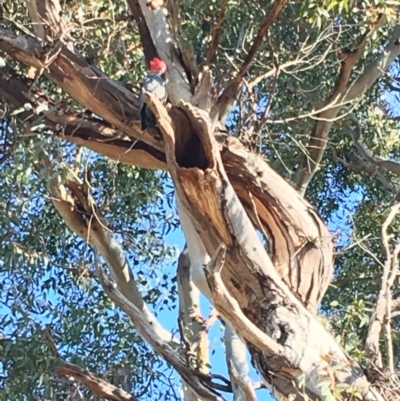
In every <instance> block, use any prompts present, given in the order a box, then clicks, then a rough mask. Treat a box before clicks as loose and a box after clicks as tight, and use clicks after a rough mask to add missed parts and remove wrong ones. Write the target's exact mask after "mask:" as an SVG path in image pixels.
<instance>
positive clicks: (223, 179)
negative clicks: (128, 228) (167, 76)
mask: <svg viewBox="0 0 400 401" xmlns="http://www.w3.org/2000/svg"><path fill="white" fill-rule="evenodd" d="M147 102H148V103H147V104H148V105H149V107H151V109H152V111H153V112H154V113H155V115H156V118H157V120H158V124H159V127H160V129H161V131H162V133H163V136H164V142H165V147H166V156H167V162H168V166H169V170H170V172H171V176H172V179H173V181H174V184H175V188H176V193H177V196H178V197H179V199H180V201H181V202H182V203H183V204H184V207H185V209H186V210H187V211H188V214H189V216H190V220H191V222H192V224H193V225H194V227H195V229H196V231H197V233H198V235H199V236H200V238H201V241H202V243H203V244H204V246H205V247H206V250H207V253H208V254H215V255H217V256H216V257H215V260H214V262H213V265H216V264H218V255H219V254H218V251H217V249H218V247H219V246H220V244H221V243H223V244H226V249H227V252H226V256H225V268H224V269H223V270H222V276H221V280H222V283H223V286H224V287H226V288H227V290H228V293H229V294H230V297H233V299H235V300H236V302H237V306H234V304H233V303H229V304H226V303H224V304H222V305H221V304H220V305H219V307H220V310H219V312H220V313H221V315H222V317H223V318H224V319H227V320H228V321H229V322H230V323H231V324H232V325H233V327H234V328H235V329H236V330H237V331H238V333H239V334H240V335H241V336H243V337H244V338H246V340H247V341H248V346H249V347H250V352H251V354H252V357H253V361H254V362H255V364H256V366H257V368H258V370H259V372H260V373H261V374H262V375H263V377H264V379H265V380H267V381H268V378H271V376H270V375H271V374H273V375H274V373H273V372H276V374H275V375H274V379H273V383H274V388H277V389H278V391H280V392H281V393H282V394H284V395H285V396H288V395H289V394H298V392H297V389H296V387H295V386H294V387H293V381H292V380H296V379H297V378H298V377H299V376H300V375H301V374H304V375H305V376H306V377H307V378H308V382H307V385H306V389H305V392H306V394H307V395H308V396H309V397H313V398H320V399H323V395H322V393H321V391H322V390H321V388H320V386H319V385H318V383H319V382H320V381H321V380H326V379H327V377H335V380H336V381H337V382H340V383H348V384H349V385H352V386H354V388H355V389H356V390H357V391H358V392H360V394H362V396H363V397H364V398H363V399H364V400H381V397H380V396H379V394H378V393H377V392H376V391H375V390H374V389H372V388H370V385H369V383H368V381H367V379H366V377H365V376H364V375H363V373H362V370H361V368H360V367H359V366H358V365H357V364H355V363H354V362H352V361H350V360H349V358H348V357H347V355H346V354H345V353H344V352H343V350H342V348H341V347H340V346H339V345H338V344H336V342H335V340H334V339H333V337H331V336H330V334H329V333H327V332H326V331H325V329H324V328H323V327H322V326H321V325H320V323H319V322H318V321H317V320H316V319H315V318H314V316H313V315H312V314H311V313H310V312H308V311H307V310H306V309H305V308H304V307H303V306H302V304H301V303H300V302H299V300H298V299H296V298H295V296H294V295H293V294H292V292H291V291H290V290H289V289H288V288H287V287H286V286H285V284H284V283H283V282H282V280H281V278H280V277H279V275H278V273H277V271H276V270H275V268H274V266H273V264H272V263H271V261H270V259H269V257H268V255H267V254H266V252H265V250H264V247H263V245H262V244H261V243H260V241H259V239H258V237H257V235H256V233H255V231H254V227H253V226H252V224H251V223H250V221H249V219H248V217H247V215H246V214H245V212H244V209H243V206H242V205H241V203H240V202H239V200H238V199H237V197H236V195H235V193H234V191H233V188H232V186H231V183H230V182H229V180H228V178H227V176H226V174H225V171H224V168H223V165H222V161H221V158H220V152H219V151H218V148H217V144H216V140H215V137H214V135H213V130H212V125H210V123H209V120H208V116H207V114H206V113H204V112H202V111H201V110H196V109H195V108H194V107H193V106H191V105H189V104H186V103H183V102H181V104H180V108H181V109H182V110H184V112H185V113H186V115H187V116H188V119H189V121H190V123H191V126H192V128H191V129H192V132H193V134H194V135H197V136H198V138H199V140H200V143H201V146H202V147H203V151H204V154H203V156H202V157H201V160H202V164H201V167H193V168H181V167H180V166H179V164H178V163H177V160H176V159H175V155H176V149H175V146H176V141H175V132H174V129H173V128H172V126H171V118H170V116H169V115H168V114H167V113H166V110H165V108H164V107H163V106H162V105H161V104H160V102H158V100H157V99H155V98H154V97H152V96H147ZM175 128H176V127H175ZM219 256H220V255H219ZM224 293H225V294H226V292H224ZM213 295H214V293H213ZM226 298H228V297H227V296H226ZM228 299H232V298H228ZM228 305H229V306H228ZM271 305H273V307H272V308H271ZM233 307H234V308H235V313H232V315H233V316H232V315H230V313H231V309H232V308H233ZM239 307H240V309H241V311H239V310H238V308H239ZM238 315H239V316H242V319H240V318H238V317H237V316H238ZM243 316H245V318H243ZM230 319H232V321H231V320H230ZM244 319H247V320H244ZM249 321H251V323H250V322H249ZM272 322H274V323H272ZM252 324H254V325H255V328H256V329H257V330H260V331H261V333H260V332H258V331H257V333H258V335H257V336H256V337H257V338H253V336H252V330H251V328H253V327H254V326H252ZM271 326H272V327H276V328H278V327H279V328H280V329H279V330H278V329H277V330H276V331H275V330H272V328H271ZM260 338H262V339H263V340H260ZM312 338H314V340H312ZM315 338H318V341H315ZM252 341H254V342H255V344H253V343H252ZM260 348H261V349H262V350H263V351H261V350H260ZM274 355H279V357H278V358H275V357H274ZM275 369H276V370H275ZM283 370H284V371H285V375H286V376H285V377H283V376H282V375H281V374H280V373H279V372H282V371H283ZM328 371H329V374H328V373H327V372H328ZM331 375H333V376H331ZM289 377H290V379H289ZM302 397H303V396H302V395H300V394H298V395H297V396H296V398H295V399H296V400H300V399H303V398H302Z"/></svg>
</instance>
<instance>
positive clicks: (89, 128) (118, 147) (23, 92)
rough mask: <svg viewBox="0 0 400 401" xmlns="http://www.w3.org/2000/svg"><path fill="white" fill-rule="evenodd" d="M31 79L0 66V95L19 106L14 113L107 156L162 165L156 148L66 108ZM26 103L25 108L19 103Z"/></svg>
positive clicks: (149, 164) (131, 162) (163, 167)
mask: <svg viewBox="0 0 400 401" xmlns="http://www.w3.org/2000/svg"><path fill="white" fill-rule="evenodd" d="M31 84H32V82H31V81H29V80H28V79H25V78H24V77H22V76H20V75H18V74H16V73H15V71H14V70H12V69H11V68H8V67H4V68H2V69H0V96H2V97H3V98H4V99H5V100H6V101H7V102H8V104H9V105H10V108H11V109H14V110H15V109H21V112H20V114H18V117H20V118H21V119H23V120H24V121H25V122H27V123H29V124H30V125H32V126H35V125H37V124H43V123H44V124H46V125H47V127H49V128H50V130H51V131H52V132H53V133H54V134H55V135H57V136H58V137H60V138H63V139H66V140H68V141H70V142H73V143H76V144H77V145H83V146H85V147H87V148H88V149H91V150H93V151H95V152H97V153H100V154H103V155H105V156H107V157H110V158H111V159H114V160H118V161H121V162H124V163H129V164H132V165H136V166H138V167H145V168H157V169H166V162H165V156H164V154H163V153H162V152H160V151H159V150H156V149H154V148H152V147H151V146H149V145H147V144H145V143H144V142H141V141H139V140H134V139H132V138H131V137H129V136H127V135H125V134H124V133H123V132H122V131H120V130H118V129H116V128H114V127H113V126H111V125H110V124H108V123H107V122H106V121H103V120H100V119H98V118H92V117H89V116H88V115H85V114H79V113H77V112H75V111H72V110H66V109H65V108H63V105H62V104H60V103H59V102H55V101H52V99H49V98H48V97H47V96H45V95H44V94H43V93H41V92H40V91H39V89H38V88H37V87H35V86H31ZM26 104H29V105H30V106H31V107H30V108H28V110H25V109H23V106H25V105H26Z"/></svg>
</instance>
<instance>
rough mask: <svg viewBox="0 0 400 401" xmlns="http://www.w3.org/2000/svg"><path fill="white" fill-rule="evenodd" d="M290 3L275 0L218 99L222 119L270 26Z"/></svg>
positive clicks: (230, 106)
mask: <svg viewBox="0 0 400 401" xmlns="http://www.w3.org/2000/svg"><path fill="white" fill-rule="evenodd" d="M287 3H288V0H275V3H274V5H273V6H272V10H271V11H270V12H269V14H268V16H267V17H266V18H265V20H264V22H263V23H262V24H261V26H260V28H259V30H258V32H257V35H256V37H255V38H254V41H253V44H252V45H251V47H250V50H249V53H248V54H247V56H246V58H245V60H244V62H243V64H242V66H241V67H240V69H239V71H238V73H237V74H236V77H235V78H234V79H233V80H232V81H231V82H230V83H229V84H228V86H227V87H226V88H225V90H224V91H223V93H222V95H221V96H220V98H219V99H218V106H219V115H220V119H221V120H222V121H224V120H225V119H226V117H228V114H229V113H230V111H231V108H232V107H233V104H234V102H235V100H236V95H237V93H238V90H239V88H240V86H241V84H242V80H243V77H244V76H245V75H246V73H247V72H248V70H249V68H250V66H251V65H252V63H253V59H254V57H255V55H256V53H257V51H258V48H259V47H260V45H261V42H262V41H263V39H264V36H265V35H266V34H267V33H268V31H269V28H270V27H271V25H272V24H273V22H274V21H275V20H276V18H277V17H278V15H279V13H280V12H281V10H282V9H283V8H284V7H285V5H286V4H287Z"/></svg>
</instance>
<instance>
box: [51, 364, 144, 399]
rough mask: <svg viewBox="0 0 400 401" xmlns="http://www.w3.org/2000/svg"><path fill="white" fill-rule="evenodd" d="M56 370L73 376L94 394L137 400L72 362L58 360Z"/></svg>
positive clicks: (109, 397) (110, 397) (107, 397)
mask: <svg viewBox="0 0 400 401" xmlns="http://www.w3.org/2000/svg"><path fill="white" fill-rule="evenodd" d="M57 372H58V373H59V374H61V375H62V376H66V377H73V378H74V379H76V380H77V381H79V382H80V383H81V384H82V385H84V386H85V387H87V388H88V389H89V390H91V391H93V393H95V394H96V395H98V396H100V397H104V398H106V399H107V400H112V401H137V400H138V399H137V398H136V397H135V396H134V395H133V394H130V393H128V392H126V391H124V390H122V389H119V388H118V387H115V386H114V385H112V384H111V383H108V382H106V381H105V380H102V379H100V378H99V377H96V376H95V375H93V374H92V373H90V372H89V371H87V370H86V369H84V368H81V367H80V366H77V365H74V364H72V363H68V362H64V361H59V366H58V367H57Z"/></svg>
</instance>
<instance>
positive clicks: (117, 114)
mask: <svg viewBox="0 0 400 401" xmlns="http://www.w3.org/2000/svg"><path fill="white" fill-rule="evenodd" d="M0 50H2V51H4V52H6V53H7V54H8V55H9V56H10V57H12V58H13V59H14V60H17V61H21V62H23V63H26V64H28V65H31V66H34V67H36V68H37V69H39V70H40V69H43V73H44V74H45V75H46V76H47V77H48V78H49V79H50V80H52V81H53V82H54V83H55V84H57V85H58V86H60V88H62V89H63V90H64V91H66V92H67V93H68V94H69V95H70V96H72V97H73V98H74V99H75V100H76V101H77V102H78V103H80V104H81V105H82V106H84V107H85V108H86V109H87V110H90V111H92V112H93V113H94V114H96V115H98V116H101V117H102V118H104V119H105V120H106V121H107V122H109V123H110V124H112V125H113V126H114V127H116V128H118V129H119V130H121V131H123V132H124V133H125V134H127V135H128V136H132V137H134V138H136V139H138V138H140V140H141V141H143V142H144V143H146V144H148V145H150V146H152V147H153V148H155V149H157V150H161V149H163V144H162V141H161V140H160V139H159V138H157V136H156V135H151V134H150V133H149V132H148V131H146V133H143V132H142V131H141V129H140V127H139V102H138V99H137V97H136V96H134V95H133V94H132V93H131V92H130V91H129V90H128V89H126V88H125V87H123V86H122V85H121V84H120V83H118V82H116V81H113V80H111V79H109V78H108V77H107V76H106V75H104V74H103V73H102V72H101V71H100V70H98V69H97V68H95V67H93V66H91V65H89V64H88V63H87V62H86V61H85V60H83V59H82V58H81V57H79V56H78V55H76V54H74V53H73V52H71V51H70V50H69V49H68V48H67V46H65V45H63V44H61V43H60V44H59V47H58V51H57V53H56V54H53V55H52V58H51V59H50V60H48V61H46V52H45V50H44V49H43V48H42V47H41V45H40V43H39V42H38V41H36V40H35V39H33V38H28V37H25V36H22V35H21V36H16V35H14V34H13V33H11V32H9V31H7V30H5V29H2V28H0Z"/></svg>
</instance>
